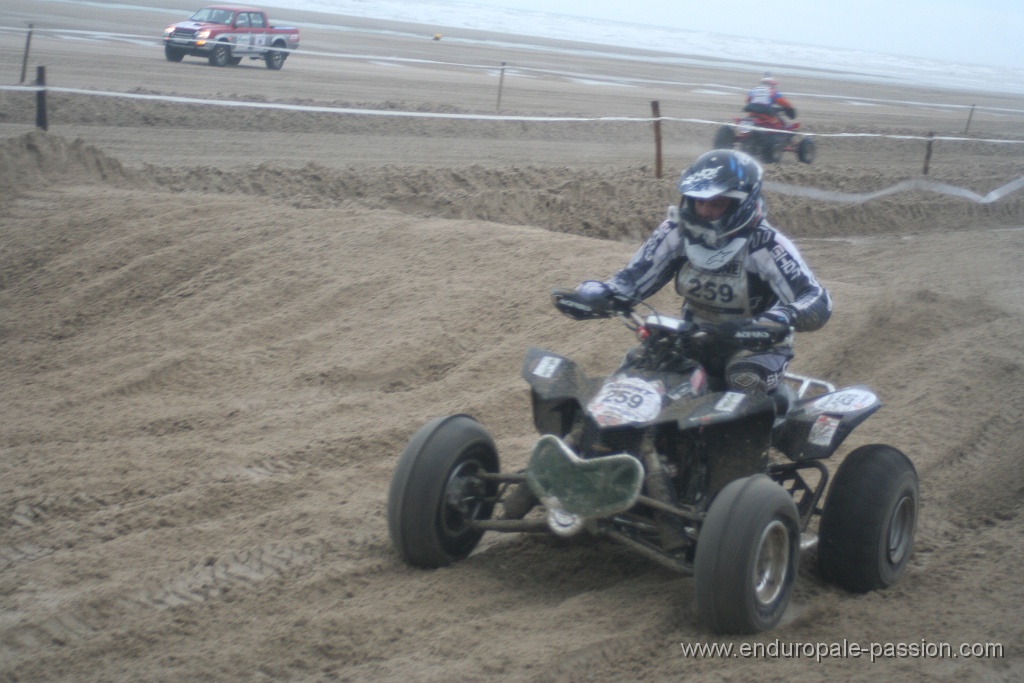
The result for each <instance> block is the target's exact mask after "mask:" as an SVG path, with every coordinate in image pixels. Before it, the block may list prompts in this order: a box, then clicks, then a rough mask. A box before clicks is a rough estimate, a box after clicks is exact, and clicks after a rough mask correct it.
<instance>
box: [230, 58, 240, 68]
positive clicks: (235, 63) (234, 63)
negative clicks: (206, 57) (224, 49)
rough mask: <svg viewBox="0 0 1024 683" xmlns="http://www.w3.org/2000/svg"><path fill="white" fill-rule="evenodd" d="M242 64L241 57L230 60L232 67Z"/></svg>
mask: <svg viewBox="0 0 1024 683" xmlns="http://www.w3.org/2000/svg"><path fill="white" fill-rule="evenodd" d="M241 63H242V58H241V57H232V58H231V59H229V60H228V64H229V65H231V66H238V65H239V64H241Z"/></svg>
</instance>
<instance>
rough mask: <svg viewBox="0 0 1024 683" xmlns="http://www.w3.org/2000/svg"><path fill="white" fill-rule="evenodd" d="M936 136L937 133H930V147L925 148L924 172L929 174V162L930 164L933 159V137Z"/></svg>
mask: <svg viewBox="0 0 1024 683" xmlns="http://www.w3.org/2000/svg"><path fill="white" fill-rule="evenodd" d="M934 137H935V133H928V147H927V148H926V149H925V152H924V174H925V175H928V164H930V163H931V161H932V143H933V142H934V140H932V138H934Z"/></svg>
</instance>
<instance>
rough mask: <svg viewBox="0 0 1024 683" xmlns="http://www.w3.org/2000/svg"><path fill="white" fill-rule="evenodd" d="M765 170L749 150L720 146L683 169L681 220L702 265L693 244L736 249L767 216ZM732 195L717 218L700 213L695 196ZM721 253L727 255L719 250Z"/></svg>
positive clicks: (703, 247)
mask: <svg viewBox="0 0 1024 683" xmlns="http://www.w3.org/2000/svg"><path fill="white" fill-rule="evenodd" d="M763 175H764V171H763V169H762V168H761V165H760V164H759V163H757V161H755V160H754V158H753V157H751V156H750V155H749V154H746V153H744V152H737V151H735V150H731V149H716V150H712V151H710V152H706V153H704V154H702V155H701V156H700V157H699V158H698V159H697V160H696V161H694V162H693V164H691V165H690V167H689V168H688V169H686V170H685V171H683V173H682V175H681V176H680V177H679V184H678V185H677V186H676V187H677V188H678V189H679V192H680V194H682V200H681V203H680V207H679V208H680V211H679V223H680V226H681V227H682V230H683V235H684V237H685V242H686V248H687V254H688V255H690V257H691V259H693V260H694V261H695V262H697V265H700V263H699V262H700V261H703V260H704V259H703V258H695V254H691V253H690V251H691V246H693V247H695V248H696V249H697V250H698V251H699V252H701V253H702V254H704V255H705V256H710V254H707V253H705V252H716V253H717V252H722V251H723V250H724V251H726V252H732V253H733V254H734V253H735V252H736V251H738V250H739V248H740V247H742V246H743V244H744V243H745V242H746V238H747V237H748V236H749V234H750V231H751V230H752V229H753V227H754V226H755V225H756V224H757V222H758V221H759V220H760V219H761V218H763V217H764V215H765V213H766V212H765V208H764V202H763V201H762V199H761V179H762V176H763ZM715 197H728V198H729V199H730V200H731V201H730V205H729V207H728V208H727V209H726V211H725V213H724V214H722V216H721V217H719V218H718V219H716V220H713V221H708V220H704V219H702V218H701V217H700V216H698V215H697V212H696V209H695V207H694V200H695V199H713V198H715ZM718 255H719V257H721V256H723V255H725V254H722V253H719V254H718Z"/></svg>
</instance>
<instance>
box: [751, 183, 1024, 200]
mask: <svg viewBox="0 0 1024 683" xmlns="http://www.w3.org/2000/svg"><path fill="white" fill-rule="evenodd" d="M1021 188H1024V178H1017V179H1016V180H1014V181H1011V182H1009V183H1007V184H1006V185H1003V186H1002V187H999V188H996V189H994V190H992V191H991V192H989V193H988V194H986V195H980V194H977V193H976V192H971V191H970V190H966V189H964V188H962V187H956V186H954V185H946V184H945V183H936V182H932V181H930V180H924V179H921V178H914V179H912V180H904V181H903V182H900V183H896V184H895V185H893V186H892V187H887V188H885V189H884V190H876V191H875V192H864V193H858V194H854V193H848V192H833V191H831V190H820V189H818V188H815V187H800V186H798V185H783V184H780V183H773V182H765V184H764V189H765V190H767V191H769V192H777V193H779V194H784V195H791V196H795V197H807V198H808V199H818V200H822V201H833V202H841V203H844V204H863V203H864V202H867V201H871V200H872V199H877V198H879V197H885V196H886V195H890V194H896V193H897V192H908V191H910V190H928V191H930V192H936V193H938V194H946V195H951V196H954V197H963V198H964V199H970V200H971V201H973V202H976V203H978V204H991V203H992V202H994V201H996V200H997V199H1001V198H1002V197H1005V196H1006V195H1008V194H1010V193H1011V192H1016V191H1017V190H1019V189H1021Z"/></svg>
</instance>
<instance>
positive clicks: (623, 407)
mask: <svg viewBox="0 0 1024 683" xmlns="http://www.w3.org/2000/svg"><path fill="white" fill-rule="evenodd" d="M664 393H665V386H664V385H663V384H662V383H661V382H660V381H657V380H655V381H654V382H647V381H645V380H642V379H639V378H637V377H624V378H622V379H617V380H612V381H610V382H608V383H607V384H605V385H604V386H603V387H601V391H600V392H598V394H597V396H595V397H594V398H593V400H592V401H591V402H590V403H589V404H588V405H587V411H589V412H590V414H591V415H592V416H593V417H594V420H595V421H596V422H597V423H598V424H599V425H603V426H606V427H611V426H615V425H621V424H630V423H640V422H648V421H650V420H653V419H654V418H655V417H657V416H658V413H660V412H661V397H662V395H663V394H664Z"/></svg>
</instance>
